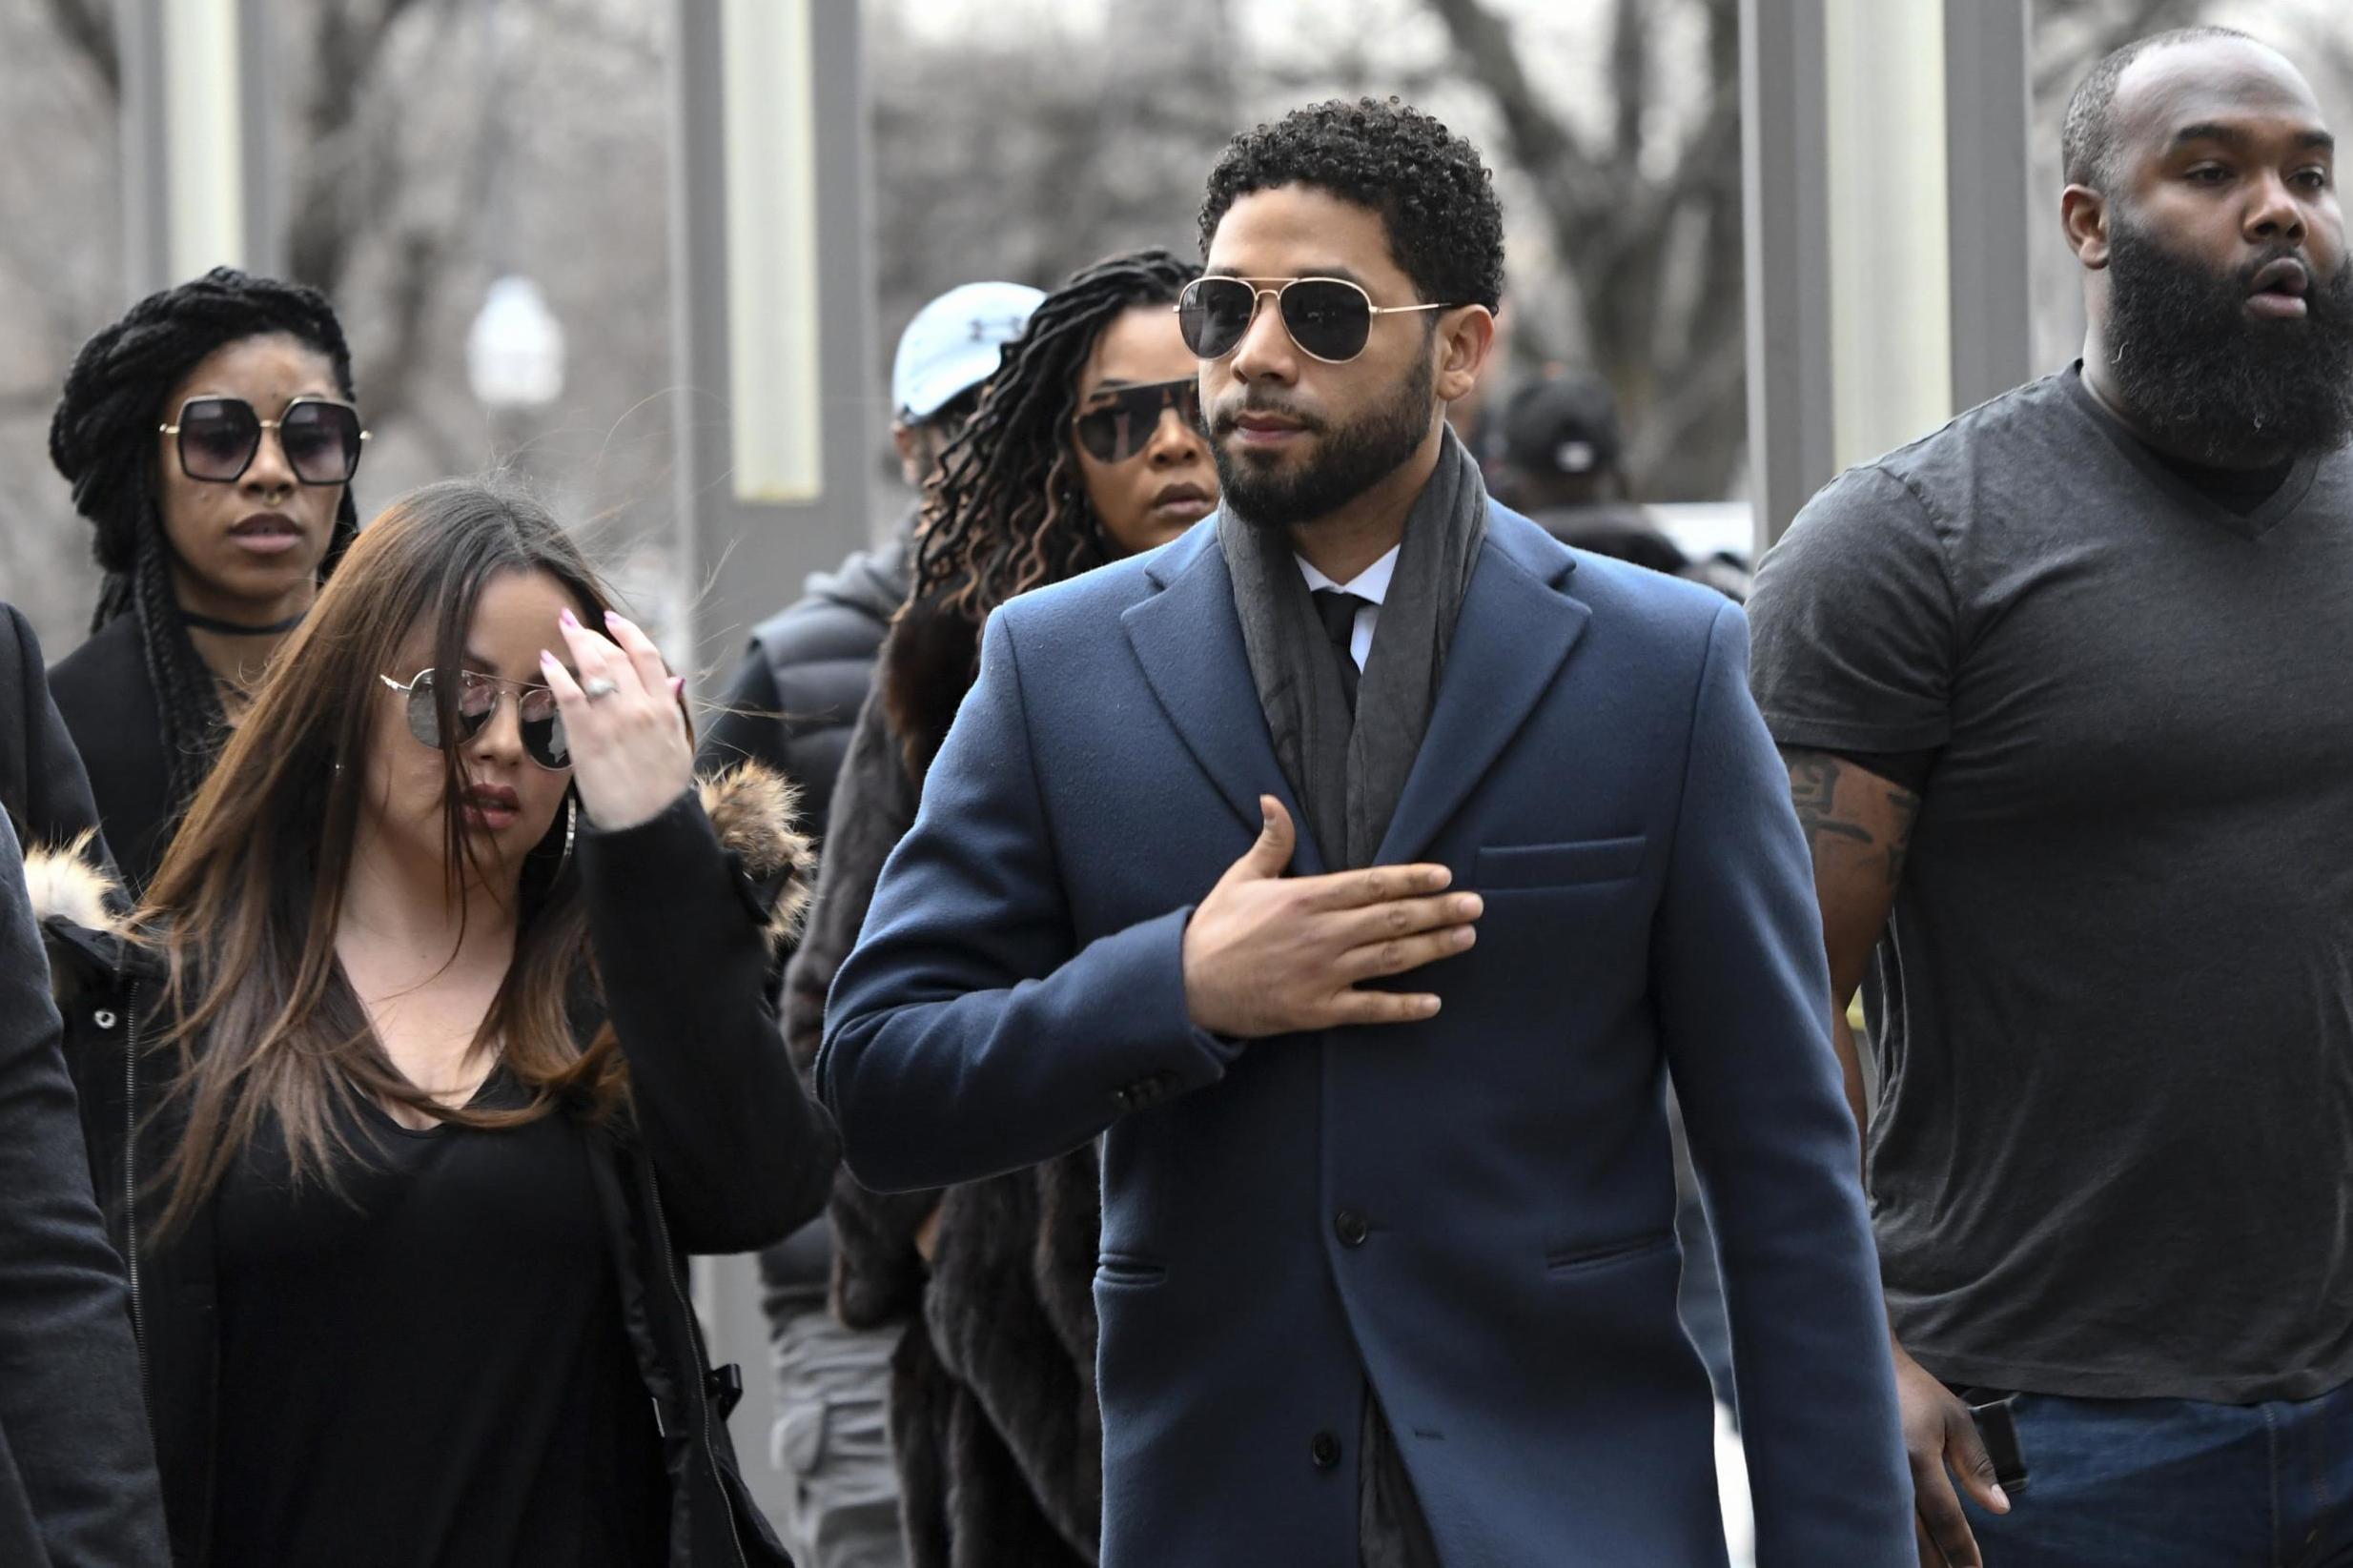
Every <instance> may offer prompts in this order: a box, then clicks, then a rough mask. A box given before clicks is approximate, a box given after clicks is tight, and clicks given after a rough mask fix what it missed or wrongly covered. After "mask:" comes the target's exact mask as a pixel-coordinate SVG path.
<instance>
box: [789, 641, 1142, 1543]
mask: <svg viewBox="0 0 2353 1568" xmlns="http://www.w3.org/2000/svg"><path fill="white" fill-rule="evenodd" d="M978 661H979V641H978V636H977V633H976V631H975V630H974V628H972V626H971V625H970V624H969V623H968V622H966V621H964V620H963V619H962V618H961V617H958V616H955V615H952V614H949V613H946V612H944V611H942V610H940V609H938V608H936V607H935V606H932V605H930V604H926V603H921V602H918V603H914V604H911V605H910V606H909V607H908V609H907V611H906V613H905V614H904V615H903V616H902V617H901V619H900V621H898V623H897V624H896V625H895V626H894V627H893V628H892V630H891V633H890V639H889V641H887V642H885V644H884V646H883V652H882V657H881V663H880V667H879V670H878V675H877V679H876V682H875V685H874V692H873V695H872V696H871V697H870V699H869V700H868V703H867V705H866V708H865V711H864V712H863V713H862V714H861V715H860V716H859V721H858V727H857V731H856V733H855V735H853V737H852V738H851V741H850V744H849V756H848V758H847V760H846V762H845V763H844V764H843V769H842V776H841V780H840V783H839V784H838V785H837V787H836V790H835V794H834V799H833V814H832V822H831V831H830V833H829V837H828V840H827V844H826V853H825V856H824V864H823V868H822V872H821V877H820V881H819V884H818V894H817V905H816V908H815V911H814V913H813V914H812V916H811V920H810V925H809V929H808V934H807V935H806V936H805V938H804V939H803V941H802V945H801V948H800V950H799V952H798V953H796V954H795V955H794V957H793V961H792V966H791V968H790V969H789V970H788V972H787V978H786V992H787V999H786V1006H787V1013H786V1018H787V1030H788V1034H789V1036H790V1039H791V1042H792V1047H793V1051H794V1055H795V1058H796V1060H797V1061H798V1062H799V1063H800V1064H801V1067H802V1069H803V1070H804V1071H806V1070H807V1069H808V1066H809V1064H810V1063H811V1062H812V1061H813V1060H814V1058H815V1056H816V1052H817V1047H818V1044H819V1042H820V1040H821V1038H822V1036H823V1032H824V1015H825V998H826V992H827V990H828V988H829V987H830V986H831V984H832V981H833V975H834V972H835V971H836V970H837V969H838V968H839V967H841V963H842V960H843V959H844V958H846V957H847V956H848V955H849V949H850V947H852V946H853V945H854V944H855V943H856V941H857V935H858V929H859V927H860V926H861V925H863V924H864V922H865V919H866V911H867V906H868V905H869V904H870V902H871V901H872V898H873V893H874V886H875V884H876V882H878V881H879V880H880V878H881V875H882V866H883V862H884V860H885V859H887V858H888V857H889V855H890V851H891V849H892V848H893V847H894V846H895V845H897V843H898V841H899V839H900V837H901V836H902V835H904V834H905V833H906V831H907V829H908V828H909V826H910V825H912V823H913V822H914V818H915V805H916V802H917V800H918V799H919V797H920V793H921V789H922V780H923V775H924V773H925V771H926V770H927V769H928V768H929V767H930V766H931V760H932V758H933V757H935V756H936V755H937V754H938V752H939V748H940V744H941V743H942V742H944V741H945V740H946V739H947V736H948V726H949V724H950V723H951V722H952V721H953V719H954V718H955V714H956V708H957V705H958V704H959V703H961V702H962V701H963V699H964V694H965V692H966V691H967V690H969V689H970V688H971V686H972V681H973V679H974V678H975V676H976V675H977V673H978V669H979V663H978ZM1099 1185H1100V1178H1099V1175H1098V1170H1097V1166H1096V1161H1095V1149H1094V1147H1093V1146H1092V1145H1088V1146H1085V1147H1082V1148H1079V1149H1076V1150H1074V1151H1071V1152H1069V1153H1067V1154H1064V1155H1062V1156H1061V1157H1060V1158H1058V1159H1055V1160H1053V1161H1051V1162H1049V1163H1048V1164H1045V1165H1042V1166H1038V1167H1035V1168H1033V1169H1032V1170H1028V1171H1013V1172H1011V1173H1009V1174H1007V1175H1003V1176H997V1177H994V1178H992V1179H991V1180H988V1181H983V1182H973V1183H971V1184H969V1185H966V1186H962V1187H954V1188H950V1189H948V1190H947V1191H944V1192H938V1193H912V1194H890V1195H886V1194H879V1193H873V1192H869V1191H865V1190H864V1189H863V1188H860V1187H859V1186H858V1185H857V1184H856V1182H855V1181H854V1180H852V1179H851V1178H850V1176H849V1173H848V1171H846V1170H845V1171H842V1172H841V1173H840V1174H839V1175H838V1176H837V1178H836V1185H835V1192H834V1199H833V1206H832V1208H833V1219H834V1228H835V1234H836V1236H837V1238H838V1246H837V1249H836V1252H835V1261H834V1281H833V1299H834V1309H835V1311H836V1313H839V1315H840V1316H841V1318H842V1319H843V1321H844V1322H846V1323H848V1324H849V1325H850V1326H852V1327H855V1328H871V1327H875V1326H878V1325H881V1324H886V1323H890V1322H893V1321H905V1322H907V1324H908V1331H907V1334H906V1336H905V1337H904V1339H903V1340H902V1341H901V1343H900V1345H899V1348H898V1351H897V1353H896V1354H895V1356H894V1359H893V1363H892V1382H891V1398H890V1427H891V1441H892V1446H893V1448H894V1450H895V1451H896V1455H897V1458H898V1465H899V1475H900V1508H901V1513H902V1517H903V1518H904V1520H905V1523H906V1527H907V1538H908V1561H909V1562H910V1564H911V1568H982V1565H984V1564H1000V1563H1019V1564H1022V1565H1023V1568H1032V1565H1038V1564H1044V1565H1053V1564H1092V1563H1094V1562H1095V1560H1096V1555H1097V1544H1098V1537H1099V1536H1100V1533H1101V1525H1102V1493H1103V1461H1102V1417H1101V1414H1100V1412H1099V1409H1098V1407H1097V1405H1096V1402H1095V1296H1094V1284H1093V1282H1094V1277H1095V1251H1096V1243H1097V1239H1098V1236H1099V1233H1100V1231H1101V1224H1102V1214H1101V1209H1100V1191H1099ZM935 1206H936V1208H937V1210H938V1212H939V1216H940V1217H939V1231H938V1236H937V1244H936V1248H935V1250H934V1252H933V1255H932V1259H931V1265H930V1266H929V1268H927V1267H926V1265H925V1264H924V1262H923V1259H922V1257H921V1256H920V1254H919V1253H918V1252H917V1251H916V1248H915V1236H916V1233H917V1232H918V1231H919V1230H920V1229H921V1227H922V1225H923V1223H924V1221H925V1220H926V1219H927V1218H928V1217H929V1216H930V1214H931V1212H932V1210H933V1208H934V1207H935Z"/></svg>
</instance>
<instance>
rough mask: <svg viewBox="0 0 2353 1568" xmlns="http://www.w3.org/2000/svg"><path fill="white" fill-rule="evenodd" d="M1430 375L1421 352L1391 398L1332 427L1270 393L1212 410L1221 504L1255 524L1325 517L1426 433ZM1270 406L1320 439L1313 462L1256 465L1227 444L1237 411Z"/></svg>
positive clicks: (1394, 466) (1410, 451)
mask: <svg viewBox="0 0 2353 1568" xmlns="http://www.w3.org/2000/svg"><path fill="white" fill-rule="evenodd" d="M1437 379H1438V373H1437V370H1436V368H1435V367H1434V366H1432V364H1431V363H1430V360H1429V357H1428V356H1426V355H1424V356H1419V357H1417V358H1416V359H1415V361H1414V372H1413V374H1412V375H1410V376H1408V377H1405V379H1404V380H1402V381H1401V382H1399V383H1398V388H1397V392H1396V394H1395V395H1394V396H1392V397H1389V398H1388V399H1387V400H1386V401H1384V402H1382V403H1381V404H1380V405H1379V406H1378V407H1376V408H1374V409H1373V410H1372V411H1371V412H1370V413H1368V414H1366V415H1365V416H1364V417H1362V418H1361V419H1358V420H1356V421H1355V422H1354V423H1352V424H1345V425H1341V426H1340V427H1339V428H1338V429H1334V428H1332V427H1331V426H1329V425H1326V424H1322V423H1320V422H1319V421H1316V420H1313V419H1308V418H1305V417H1302V416H1300V415H1299V414H1297V413H1296V412H1295V411H1293V410H1291V409H1289V408H1286V407H1284V405H1283V404H1282V402H1281V401H1280V399H1279V398H1274V397H1266V398H1259V397H1255V396H1254V397H1245V398H1244V399H1243V400H1242V401H1241V402H1239V403H1238V404H1234V405H1232V406H1230V407H1227V408H1223V409H1220V410H1218V411H1217V416H1216V417H1215V418H1214V419H1213V421H1212V423H1211V428H1210V441H1209V451H1210V456H1211V457H1212V458H1215V459H1216V461H1217V484H1218V488H1219V492H1220V494H1221V495H1222V497H1223V499H1224V502H1225V505H1226V508H1227V509H1228V510H1229V511H1231V512H1232V513H1233V514H1234V515H1235V516H1236V517H1238V518H1239V519H1242V520H1243V521H1244V522H1247V523H1249V524H1251V525H1252V526H1253V527H1257V528H1292V527H1296V526H1298V525H1299V524H1300V523H1303V522H1313V521H1315V520H1316V519H1318V518H1325V517H1329V516H1331V515H1332V514H1333V513H1334V512H1337V511H1339V510H1340V508H1341V507H1343V506H1345V505H1347V504H1348V503H1349V502H1350V501H1352V500H1354V499H1357V498H1358V497H1359V496H1361V495H1362V494H1364V492H1366V491H1367V490H1370V489H1371V488H1372V487H1373V486H1374V485H1376V484H1379V483H1380V482H1381V480H1382V479H1387V478H1388V477H1389V476H1390V475H1392V474H1394V473H1396V472H1397V471H1398V469H1399V467H1400V466H1401V465H1402V464H1403V463H1404V461H1405V460H1406V459H1407V458H1411V457H1412V456H1413V455H1414V453H1415V452H1416V451H1417V450H1418V449H1420V447H1421V445H1422V442H1423V441H1424V440H1426V439H1428V438H1429V434H1430V411H1431V409H1432V407H1433V406H1434V394H1435V391H1436V386H1437ZM1254 392H1255V389H1254ZM1276 412H1280V413H1282V414H1285V415H1288V416H1290V417H1294V418H1299V419H1300V422H1301V424H1302V426H1303V427H1304V428H1305V429H1307V430H1308V431H1309V432H1310V433H1311V434H1320V436H1321V438H1322V440H1323V451H1322V453H1321V455H1320V458H1318V460H1317V461H1315V462H1313V463H1311V464H1309V465H1307V466H1304V467H1302V468H1301V469H1299V472H1297V473H1294V474H1284V473H1283V472H1282V471H1281V470H1280V469H1279V468H1276V467H1273V466H1271V465H1270V466H1268V467H1266V468H1261V467H1259V466H1258V464H1257V463H1256V462H1255V461H1254V460H1252V459H1251V458H1247V457H1242V458H1237V457H1235V456H1234V455H1233V454H1232V453H1231V452H1230V451H1229V450H1228V448H1227V442H1228V440H1229V439H1230V438H1232V437H1233V434H1234V431H1235V426H1236V421H1237V419H1238V417H1240V416H1241V415H1242V414H1244V413H1276Z"/></svg>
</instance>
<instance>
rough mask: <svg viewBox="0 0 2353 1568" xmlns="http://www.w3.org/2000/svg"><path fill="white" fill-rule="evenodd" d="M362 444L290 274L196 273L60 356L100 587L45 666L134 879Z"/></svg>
mask: <svg viewBox="0 0 2353 1568" xmlns="http://www.w3.org/2000/svg"><path fill="white" fill-rule="evenodd" d="M366 439H367V433H366V432H365V431H364V430H362V429H361V428H360V421H359V415H358V410H357V408H355V407H354V406H353V391H352V374H351V351H350V350H349V349H348V348H346V347H345V346H344V342H343V328H342V325H341V324H340V323H339V322H338V321H337V319H336V316H335V310H334V307H332V306H331V305H329V304H328V303H327V300H326V297H325V296H324V295H320V294H319V293H318V292H317V290H314V289H309V288H305V287H304V286H302V285H301V284H298V283H286V282H281V281H278V280H277V279H275V278H267V277H252V276H248V275H246V274H244V273H240V272H237V271H235V270H234V269H231V268H227V267H221V268H215V270H214V271H212V272H210V273H207V274H205V275H204V276H202V277H199V278H197V279H195V280H194V281H193V282H189V283H182V284H180V285H178V286H177V287H175V288H170V289H165V290H163V291H161V292H160V293H157V294H153V295H149V296H148V297H146V298H145V299H142V300H140V301H139V302H138V303H137V304H135V305H133V306H132V307H131V309H130V311H129V312H127V313H126V314H125V315H124V316H123V317H122V319H120V320H118V321H116V322H114V323H113V325H112V326H109V327H107V328H105V329H104V330H103V331H101V332H100V333H98V335H97V336H94V337H92V338H91V339H90V341H89V342H87V343H85V344H84V345H83V346H82V351H81V353H80V354H78V355H77V356H74V360H73V367H72V370H70V371H69V372H67V374H66V383H65V391H64V395H63V396H62V397H59V399H58V402H57V411H56V414H55V415H54V416H53V417H52V418H51V421H50V430H49V452H50V460H51V462H53V463H54V464H55V465H56V467H57V472H58V473H60V474H62V475H64V476H65V478H66V479H67V482H69V483H70V484H72V487H73V505H74V509H75V510H76V511H78V512H79V513H81V515H82V516H83V517H85V518H87V519H90V522H91V524H92V528H93V529H94V530H95V538H94V540H93V541H92V542H93V553H94V554H95V555H96V557H97V560H98V564H99V566H100V567H101V568H103V569H104V571H105V573H106V580H105V585H104V587H103V588H102V589H101V591H100V593H99V598H98V608H97V613H96V615H94V616H93V617H92V621H91V632H92V636H91V639H90V641H87V642H85V643H84V644H83V645H82V646H81V647H80V648H79V649H78V650H76V651H75V652H74V653H73V654H72V656H71V657H69V658H67V659H65V660H63V661H62V662H59V663H58V665H57V666H56V668H55V669H54V670H53V671H52V672H51V677H50V680H51V690H52V691H53V692H54V693H55V695H56V698H57V706H58V708H59V710H60V711H61V712H62V713H63V714H64V715H65V721H66V727H67V728H68V730H70V731H71V732H72V736H73V741H74V744H75V745H76V746H77V747H78V748H79V749H80V751H81V753H82V760H83V762H84V763H85V764H87V765H88V767H89V770H90V777H91V786H92V792H93V793H94V794H95V796H96V798H97V803H98V816H99V821H100V824H101V825H102V826H103V827H104V829H105V834H106V839H107V843H108V844H109V845H110V846H111V847H112V848H113V851H114V854H115V857H116V859H117V860H118V862H119V863H120V867H121V870H122V872H123V874H124V876H125V878H126V879H127V880H128V881H129V883H130V885H131V886H132V887H133V890H137V889H142V888H144V887H145V886H146V885H147V883H148V881H149V879H150V878H151V877H153V874H154V869H155V866H156V865H158V864H159V863H160V862H161V860H162V858H163V851H164V848H165V845H167V844H169V843H170V841H171V836H172V832H173V828H174V824H175V823H176V822H177V820H178V818H179V816H180V813H181V812H182V811H183V810H184V809H185V808H186V806H187V804H188V802H189V801H190V800H191V799H192V798H193V797H194V794H195V792H196V786H197V785H198V784H202V783H203V782H204V778H205V775H206V774H207V773H208V772H210V771H211V769H212V765H213V760H214V758H215V755H216V754H217V753H218V751H219V748H220V744H221V741H222V738H223V736H224V734H225V732H226V731H227V729H228V728H229V727H230V726H233V725H234V724H235V723H236V722H237V720H238V718H239V717H240V716H241V714H242V713H243V710H244V708H245V705H246V703H247V702H248V700H249V697H250V694H251V692H252V691H253V689H254V687H255V685H256V682H258V681H259V679H260V675H261V670H262V667H263V665H264V664H265V663H267V662H268V661H269V658H270V655H271V654H272V653H274V652H275V651H276V648H277V646H278V644H279V643H280V642H281V641H284V639H285V638H286V637H287V635H288V634H289V633H291V632H292V631H293V630H294V628H295V627H296V625H297V624H298V623H299V622H300V621H301V620H302V617H303V615H304V614H305V613H306V612H308V610H309V609H310V606H311V601H312V599H313V598H314V597H316V595H317V592H318V586H319V584H320V583H321V582H322V581H324V580H325V579H326V576H327V574H328V573H329V572H330V571H332V570H333V569H334V566H335V562H336V560H338V558H339V557H340V556H341V555H342V553H343V549H344V547H345V546H346V545H348V544H349V543H350V542H351V540H352V537H353V535H354V534H356V533H357V532H358V512H357V511H356V510H355V509H354V507H353V503H352V497H351V477H352V474H353V473H354V471H355V470H357V469H358V466H359V454H360V449H361V443H363V442H364V441H365V440H366Z"/></svg>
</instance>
